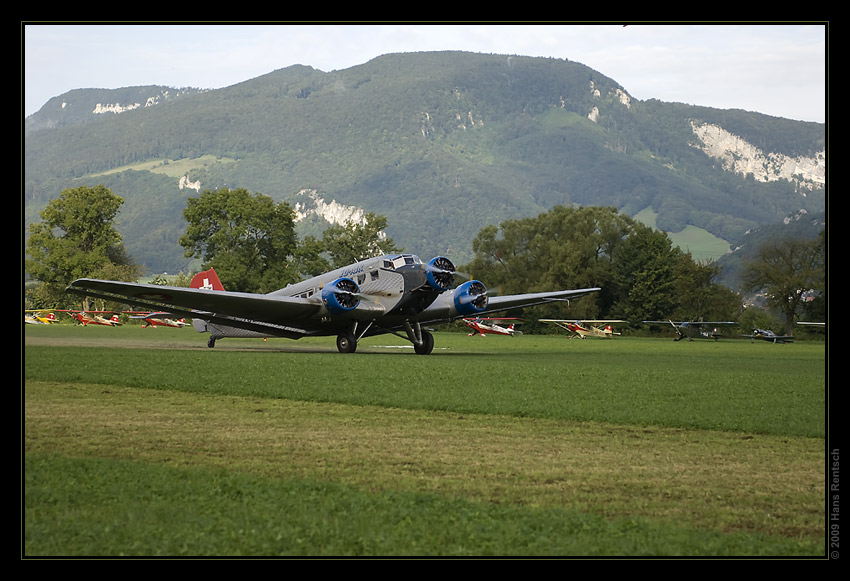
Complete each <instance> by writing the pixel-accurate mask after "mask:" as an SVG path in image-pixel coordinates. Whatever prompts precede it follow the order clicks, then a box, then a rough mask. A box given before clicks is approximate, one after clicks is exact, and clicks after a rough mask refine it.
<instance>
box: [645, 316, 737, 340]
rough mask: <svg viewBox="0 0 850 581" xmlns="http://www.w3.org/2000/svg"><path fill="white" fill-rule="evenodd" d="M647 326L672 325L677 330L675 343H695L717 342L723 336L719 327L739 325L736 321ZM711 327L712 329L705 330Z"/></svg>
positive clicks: (683, 322)
mask: <svg viewBox="0 0 850 581" xmlns="http://www.w3.org/2000/svg"><path fill="white" fill-rule="evenodd" d="M643 323H644V324H645V325H666V324H668V323H669V324H670V325H672V326H673V328H674V329H675V330H676V338H675V339H673V340H674V341H681V340H682V339H687V340H688V341H693V340H694V339H714V340H715V341H717V340H718V339H719V338H720V337H723V335H722V334H721V333H720V331H719V330H718V329H717V327H722V326H727V325H734V326H737V325H738V323H736V322H734V321H675V322H674V321H669V320H668V321H644V322H643ZM704 327H710V329H707V328H704Z"/></svg>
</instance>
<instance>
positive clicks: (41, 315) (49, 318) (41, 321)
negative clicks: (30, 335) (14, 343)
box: [24, 309, 56, 325]
mask: <svg viewBox="0 0 850 581" xmlns="http://www.w3.org/2000/svg"><path fill="white" fill-rule="evenodd" d="M30 313H35V314H30ZM55 322H56V315H54V314H53V313H49V312H47V311H45V310H39V309H34V310H26V311H24V323H26V324H27V325H50V324H52V323H55Z"/></svg>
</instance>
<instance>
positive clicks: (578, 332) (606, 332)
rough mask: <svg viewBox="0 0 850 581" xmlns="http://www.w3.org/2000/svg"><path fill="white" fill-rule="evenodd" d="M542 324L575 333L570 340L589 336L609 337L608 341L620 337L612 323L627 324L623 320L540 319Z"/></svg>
mask: <svg viewBox="0 0 850 581" xmlns="http://www.w3.org/2000/svg"><path fill="white" fill-rule="evenodd" d="M540 322H541V323H554V324H555V325H558V326H559V327H561V328H562V329H566V330H567V331H569V332H570V333H573V334H572V335H570V336H569V338H570V339H573V338H575V337H579V338H581V339H586V338H587V337H588V335H589V336H592V337H607V338H608V339H613V338H614V335H619V334H620V333H615V332H614V329H613V328H612V327H611V323H625V321H623V320H621V319H583V320H578V319H540ZM585 323H597V324H600V323H601V324H604V325H605V327H596V326H594V325H585Z"/></svg>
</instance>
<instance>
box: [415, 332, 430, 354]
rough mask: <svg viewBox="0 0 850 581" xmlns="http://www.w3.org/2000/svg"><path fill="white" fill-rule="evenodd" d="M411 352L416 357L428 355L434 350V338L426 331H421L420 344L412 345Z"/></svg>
mask: <svg viewBox="0 0 850 581" xmlns="http://www.w3.org/2000/svg"><path fill="white" fill-rule="evenodd" d="M413 350H414V351H416V354H417V355H430V353H431V351H433V350H434V336H433V335H432V334H431V333H429V332H428V331H422V344H421V345H416V344H415V343H414V344H413Z"/></svg>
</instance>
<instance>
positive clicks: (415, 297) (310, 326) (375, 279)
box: [67, 254, 600, 355]
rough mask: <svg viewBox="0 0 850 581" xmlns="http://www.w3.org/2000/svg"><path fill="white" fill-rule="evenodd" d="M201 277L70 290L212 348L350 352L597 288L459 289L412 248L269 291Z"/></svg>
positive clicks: (419, 343)
mask: <svg viewBox="0 0 850 581" xmlns="http://www.w3.org/2000/svg"><path fill="white" fill-rule="evenodd" d="M197 278H199V279H201V281H203V279H207V280H206V283H207V284H206V285H202V284H201V283H198V284H197V286H207V287H208V288H206V289H205V288H178V287H168V286H159V285H147V284H137V283H128V282H118V281H108V280H93V279H78V280H75V281H74V282H73V283H71V285H70V286H69V287H68V289H67V290H68V292H72V293H76V294H81V295H86V296H91V297H98V298H105V299H107V300H110V301H115V302H121V303H127V304H131V305H135V306H138V307H142V308H150V309H152V310H156V311H163V312H167V313H170V314H171V315H172V316H179V317H187V318H192V319H193V326H194V327H195V329H196V330H197V331H199V332H208V333H210V339H209V341H208V345H209V346H210V347H212V346H214V345H215V342H216V340H218V339H221V338H223V337H285V338H289V339H300V338H302V337H311V336H333V335H336V337H337V339H336V343H337V349H338V350H339V351H340V352H341V353H353V352H354V351H355V350H356V348H357V343H358V341H360V339H362V338H363V337H367V336H373V335H380V334H384V333H392V334H395V335H398V336H399V337H402V338H404V339H407V340H409V341H410V342H411V343H413V346H414V351H415V352H416V353H418V354H422V355H427V354H429V353H431V351H432V350H433V348H434V337H433V335H432V334H431V333H430V332H429V331H428V330H426V329H424V328H423V325H429V324H434V323H439V322H446V321H452V320H455V319H458V318H463V317H470V316H473V317H474V316H479V315H484V314H487V313H494V312H500V311H504V310H508V309H514V308H521V307H529V306H533V305H538V304H542V303H547V302H551V301H562V300H569V299H572V298H576V297H580V296H582V295H586V294H588V293H591V292H595V291H598V290H600V289H599V288H585V289H576V290H561V291H552V292H537V293H528V294H520V295H508V296H497V297H489V296H488V295H487V288H486V287H485V286H484V284H483V283H481V282H480V281H477V280H469V281H466V282H464V283H462V284H460V285H458V286H457V287H455V278H456V271H455V267H454V264H452V262H451V261H450V260H449V259H448V258H444V257H437V258H434V259H432V260H430V261H429V262H427V263H423V262H422V261H421V260H420V259H419V258H418V257H417V256H415V255H412V254H395V255H387V256H382V257H377V258H370V259H367V260H363V261H361V262H357V263H355V264H352V265H350V266H346V267H343V268H338V269H336V270H333V271H331V272H329V273H326V274H323V275H319V276H316V277H313V278H310V279H307V280H304V281H301V282H299V283H295V284H292V285H289V286H287V287H285V288H283V289H280V290H277V291H274V292H271V293H268V294H255V293H243V292H230V291H225V290H223V289H221V284H220V283H217V277H216V276H215V272H214V271H206V272H205V273H201V274H200V275H198V277H197ZM216 283H217V285H216ZM193 286H196V285H193ZM216 288H219V289H221V290H215V289H216ZM402 333H403V334H402Z"/></svg>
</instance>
